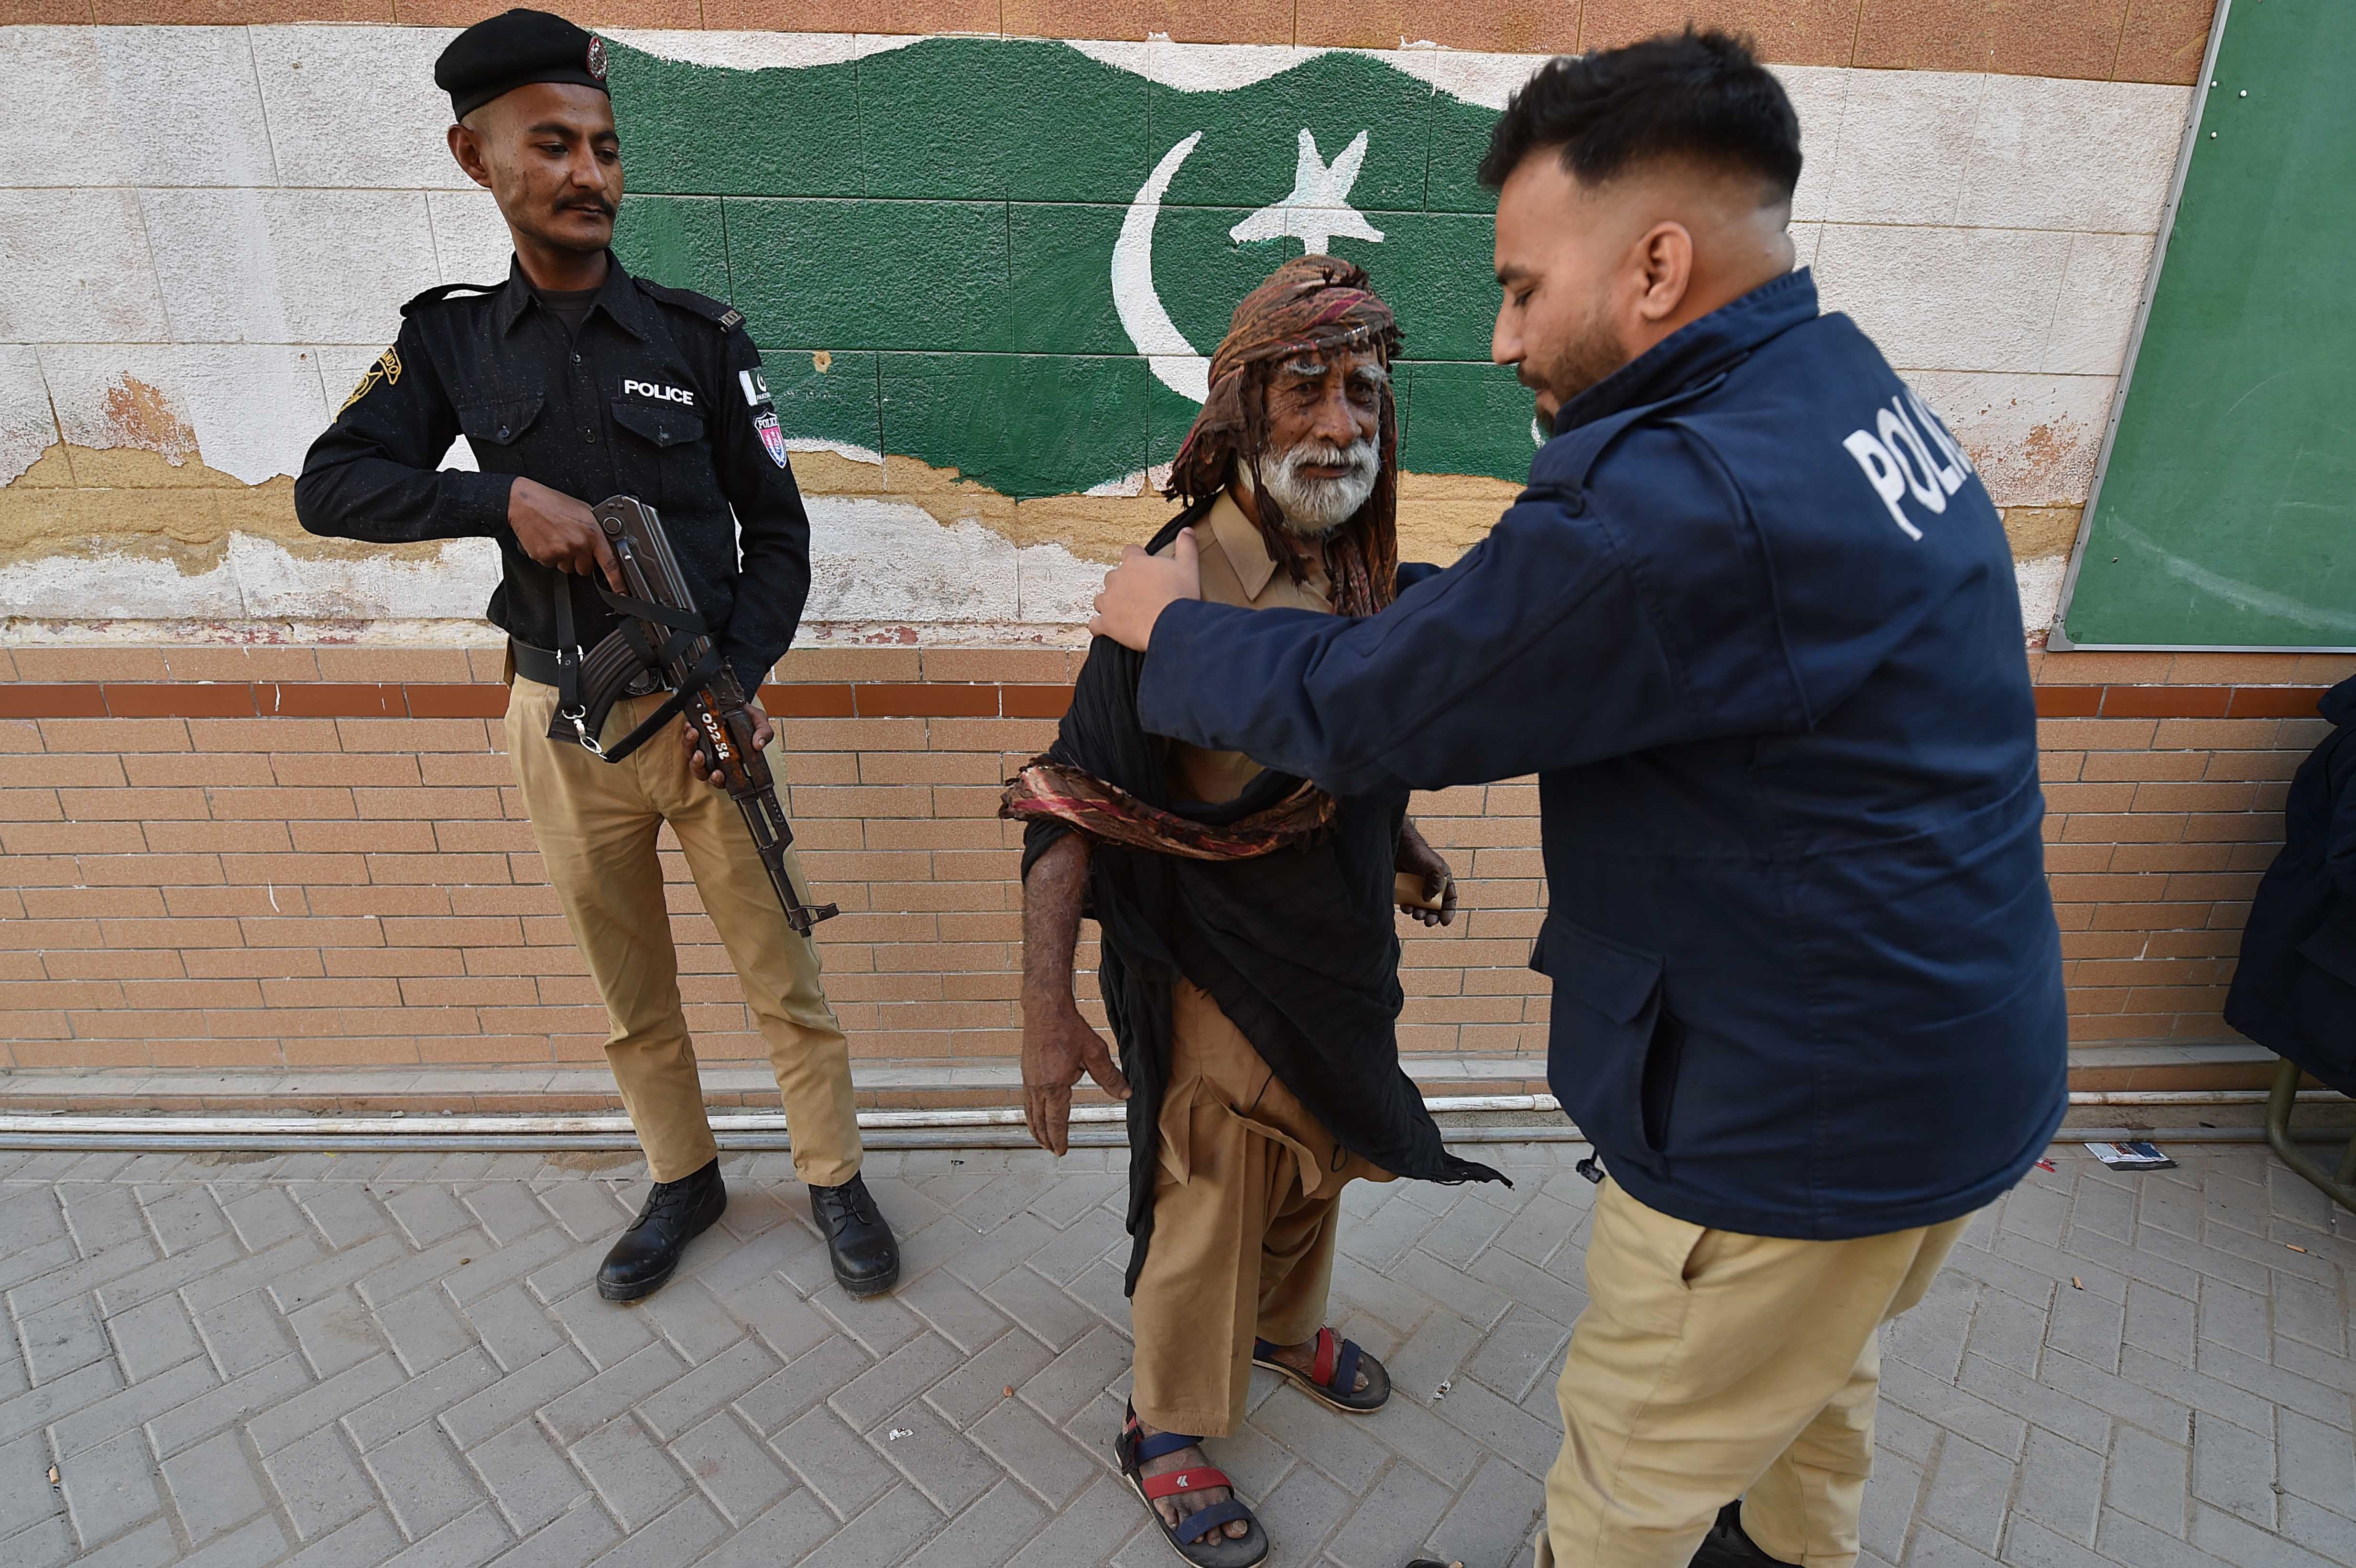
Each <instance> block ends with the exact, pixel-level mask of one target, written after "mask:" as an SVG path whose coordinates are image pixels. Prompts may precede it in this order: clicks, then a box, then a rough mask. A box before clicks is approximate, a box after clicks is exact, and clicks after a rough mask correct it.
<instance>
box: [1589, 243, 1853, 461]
mask: <svg viewBox="0 0 2356 1568" xmlns="http://www.w3.org/2000/svg"><path fill="white" fill-rule="evenodd" d="M1816 314H1817V308H1816V280H1815V274H1814V272H1812V271H1811V270H1810V269H1808V268H1806V267H1802V268H1800V269H1798V270H1797V271H1795V272H1786V273H1784V274H1783V276H1782V277H1780V278H1777V279H1776V280H1775V281H1774V282H1772V283H1762V284H1760V285H1759V286H1758V287H1757V288H1755V289H1753V290H1751V292H1750V293H1747V294H1744V295H1743V296H1742V297H1741V298H1740V299H1739V300H1734V301H1731V302H1730V303H1729V304H1722V305H1720V306H1719V307H1718V308H1717V309H1716V310H1714V311H1712V312H1710V313H1709V314H1708V315H1705V316H1703V317H1701V318H1700V319H1699V320H1697V321H1689V322H1687V323H1686V325H1683V326H1681V327H1679V328H1677V329H1676V331H1675V332H1673V333H1671V334H1669V336H1666V337H1664V338H1663V339H1661V340H1660V341H1659V342H1658V343H1655V344H1654V345H1653V347H1650V348H1647V349H1646V350H1644V353H1642V354H1639V355H1638V356H1636V357H1635V358H1633V359H1631V360H1629V361H1628V363H1626V364H1625V365H1622V366H1621V367H1620V368H1618V369H1617V370H1614V371H1612V374H1610V375H1609V376H1606V377H1604V378H1603V379H1601V381H1598V382H1596V383H1595V385H1593V386H1592V387H1590V388H1588V389H1587V390H1585V391H1583V392H1581V393H1580V394H1579V396H1577V397H1575V398H1573V399H1571V400H1570V401H1569V402H1567V403H1565V404H1563V406H1562V407H1561V408H1560V409H1559V410H1558V411H1557V412H1556V414H1555V417H1554V432H1555V434H1557V435H1567V434H1569V432H1572V431H1574V430H1577V429H1578V428H1579V427H1580V425H1583V424H1590V423H1592V422H1594V421H1597V420H1600V419H1607V418H1609V417H1610V416H1612V415H1613V414H1616V413H1619V412H1620V411H1622V410H1623V409H1633V408H1641V407H1643V406H1644V404H1647V403H1655V402H1658V401H1660V400H1662V399H1663V398H1666V397H1670V396H1672V395H1674V394H1675V393H1677V392H1680V391H1683V390H1684V389H1686V388H1687V387H1689V386H1692V385H1693V384H1694V383H1695V382H1697V381H1699V380H1701V379H1703V378H1704V377H1707V376H1710V375H1713V374H1715V373H1717V372H1719V371H1720V370H1724V369H1727V368H1730V367H1731V366H1732V365H1733V364H1734V362H1735V361H1737V360H1739V359H1740V358H1741V357H1743V356H1744V355H1746V354H1748V353H1750V352H1751V350H1752V349H1753V348H1756V347H1759V345H1761V344H1762V343H1764V342H1766V341H1767V340H1768V339H1769V338H1771V337H1772V336H1775V335H1776V334H1778V333H1780V332H1783V331H1786V330H1788V329H1789V328H1792V327H1794V326H1797V325H1799V324H1800V323H1802V322H1804V321H1813V320H1814V319H1815V316H1816Z"/></svg>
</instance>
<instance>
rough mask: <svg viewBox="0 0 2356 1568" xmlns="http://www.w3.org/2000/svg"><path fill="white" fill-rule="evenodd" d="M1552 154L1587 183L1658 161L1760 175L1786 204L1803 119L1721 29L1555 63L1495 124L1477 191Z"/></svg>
mask: <svg viewBox="0 0 2356 1568" xmlns="http://www.w3.org/2000/svg"><path fill="white" fill-rule="evenodd" d="M1550 147H1551V148H1559V149H1560V150H1561V155H1562V166H1563V167H1564V168H1566V169H1568V170H1569V171H1570V172H1571V173H1572V174H1573V175H1575V176H1578V177H1579V181H1580V184H1582V185H1585V186H1590V187H1593V186H1600V185H1601V184H1603V183H1604V182H1605V181H1607V180H1609V179H1611V178H1612V176H1615V175H1619V174H1622V173H1623V172H1625V171H1626V170H1628V169H1630V168H1632V167H1633V166H1635V165H1638V164H1644V163H1649V162H1652V161H1653V160H1655V159H1658V158H1676V159H1684V160H1689V161H1691V162H1694V163H1697V164H1700V165H1706V166H1710V167H1715V168H1719V169H1723V170H1727V171H1729V172H1736V171H1740V172H1741V173H1745V174H1751V175H1755V176H1758V178H1759V179H1760V180H1762V182H1764V183H1766V184H1768V185H1770V186H1772V187H1773V188H1774V190H1775V191H1776V193H1777V194H1778V195H1779V196H1780V197H1783V199H1785V200H1789V199H1790V197H1791V194H1792V189H1793V187H1794V186H1796V185H1798V184H1799V182H1800V119H1799V116H1798V115H1796V114H1794V112H1792V101H1791V99H1789V98H1788V97H1786V96H1785V95H1784V92H1783V83H1782V82H1779V81H1777V80H1775V78H1774V75H1773V73H1772V72H1771V71H1769V70H1768V69H1767V68H1766V67H1764V66H1762V65H1761V64H1760V63H1759V59H1758V56H1756V55H1755V54H1753V53H1752V52H1751V43H1750V40H1748V39H1746V38H1740V37H1735V36H1733V35H1732V34H1730V33H1724V32H1720V31H1719V29H1717V28H1715V27H1711V28H1708V29H1698V30H1697V29H1696V28H1695V27H1692V26H1690V25H1688V26H1687V28H1686V30H1685V31H1684V32H1682V33H1663V34H1660V35H1659V36H1658V37H1650V38H1646V39H1644V41H1643V42H1642V43H1635V44H1630V45H1628V46H1627V47H1626V48H1617V49H1604V50H1601V51H1600V52H1598V53H1595V54H1591V55H1566V56H1563V57H1561V58H1559V59H1551V60H1548V61H1547V63H1546V64H1545V65H1543V66H1541V67H1540V68H1539V69H1538V73H1537V75H1536V76H1534V77H1532V78H1530V80H1528V81H1526V82H1525V83H1524V84H1523V85H1522V87H1521V88H1520V90H1519V91H1516V92H1515V94H1514V96H1513V97H1512V98H1511V99H1509V100H1507V101H1506V103H1505V113H1504V114H1503V115H1502V116H1500V117H1499V118H1498V121H1497V123H1496V124H1495V125H1494V127H1492V128H1491V130H1490V132H1489V152H1488V155H1487V156H1485V157H1483V159H1482V160H1481V183H1482V184H1483V185H1485V186H1487V187H1489V188H1490V189H1492V190H1496V189H1499V188H1501V187H1504V185H1505V177H1506V176H1508V175H1511V174H1512V173H1513V172H1514V171H1515V169H1517V168H1519V167H1520V166H1521V164H1522V160H1523V159H1525V158H1526V157H1528V156H1529V155H1530V154H1531V153H1533V152H1536V151H1539V150H1541V149H1545V148H1550Z"/></svg>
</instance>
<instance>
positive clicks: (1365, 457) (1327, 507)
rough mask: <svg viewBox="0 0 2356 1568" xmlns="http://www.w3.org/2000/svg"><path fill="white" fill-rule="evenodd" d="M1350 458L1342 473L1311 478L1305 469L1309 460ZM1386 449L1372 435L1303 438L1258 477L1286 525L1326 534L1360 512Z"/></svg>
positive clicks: (1308, 535)
mask: <svg viewBox="0 0 2356 1568" xmlns="http://www.w3.org/2000/svg"><path fill="white" fill-rule="evenodd" d="M1312 463H1315V464H1344V463H1345V464H1349V469H1350V471H1349V472H1348V473H1346V474H1344V475H1341V476H1340V477H1339V478H1334V479H1311V478H1306V477H1304V476H1303V475H1301V469H1302V468H1303V467H1304V466H1306V465H1307V464H1312ZM1382 466H1383V461H1382V453H1381V452H1380V450H1379V449H1378V448H1376V445H1375V443H1373V442H1372V441H1358V442H1354V443H1351V444H1350V445H1349V446H1347V447H1338V446H1334V445H1333V444H1331V443H1326V442H1322V441H1308V442H1303V443H1301V444H1300V445H1299V446H1296V447H1294V448H1293V449H1292V450H1291V451H1290V452H1287V453H1283V454H1282V455H1280V456H1279V457H1277V458H1276V459H1275V460H1274V461H1273V462H1270V463H1267V464H1264V465H1263V466H1262V467H1261V469H1260V475H1259V477H1260V483H1261V484H1263V485H1266V486H1267V487H1268V493H1269V496H1270V497H1271V498H1273V499H1274V500H1275V502H1276V504H1277V505H1278V506H1279V507H1282V508H1283V510H1284V526H1285V527H1286V528H1290V529H1291V530H1292V531H1293V532H1294V533H1296V534H1299V535H1300V536H1301V537H1302V538H1303V539H1323V538H1324V537H1325V536H1326V535H1328V534H1330V533H1332V532H1333V531H1334V530H1335V529H1336V528H1340V527H1341V526H1342V525H1343V524H1344V523H1346V522H1348V521H1349V520H1350V519H1351V518H1352V517H1356V516H1357V515H1358V508H1359V507H1363V506H1365V504H1366V497H1367V496H1371V495H1373V494H1374V493H1375V481H1376V479H1378V478H1380V477H1381V476H1382Z"/></svg>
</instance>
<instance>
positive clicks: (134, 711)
mask: <svg viewBox="0 0 2356 1568" xmlns="http://www.w3.org/2000/svg"><path fill="white" fill-rule="evenodd" d="M103 689H104V690H105V693H106V710H107V711H108V712H109V713H112V714H113V715H115V716H116V717H117V718H121V719H163V718H179V719H241V718H245V717H247V716H249V715H251V714H252V712H253V710H254V709H253V688H252V687H251V686H248V685H246V684H244V683H243V682H234V683H230V682H220V683H214V682H209V681H187V682H162V683H158V684H155V685H148V684H145V683H144V682H143V683H139V684H135V685H122V686H117V685H112V684H110V685H108V686H107V687H105V688H103Z"/></svg>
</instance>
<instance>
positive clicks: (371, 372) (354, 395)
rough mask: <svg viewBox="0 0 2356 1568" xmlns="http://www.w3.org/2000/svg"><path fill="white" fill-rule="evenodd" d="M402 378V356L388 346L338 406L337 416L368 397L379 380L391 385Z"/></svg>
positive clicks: (340, 415)
mask: <svg viewBox="0 0 2356 1568" xmlns="http://www.w3.org/2000/svg"><path fill="white" fill-rule="evenodd" d="M400 379H401V356H400V355H398V354H396V353H394V352H393V351H392V350H391V349H390V348H388V349H386V350H385V351H384V352H383V353H381V354H380V355H378V356H377V357H376V363H375V364H373V365H371V366H369V368H368V370H367V372H366V373H365V374H363V375H362V376H361V377H360V384H359V386H357V387H354V388H353V389H352V391H351V395H350V396H349V397H348V398H346V399H345V400H343V401H342V402H341V403H340V404H338V405H337V409H336V415H337V418H339V419H340V418H341V417H342V416H343V412H344V410H346V409H348V408H350V407H351V406H352V405H353V404H354V403H357V402H359V400H361V399H362V398H365V397H367V396H368V395H369V390H370V389H372V388H374V387H375V386H376V384H377V383H378V382H380V381H381V382H383V383H384V384H385V385H386V386H388V387H390V386H391V385H392V384H393V383H394V382H395V381H398V380H400Z"/></svg>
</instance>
